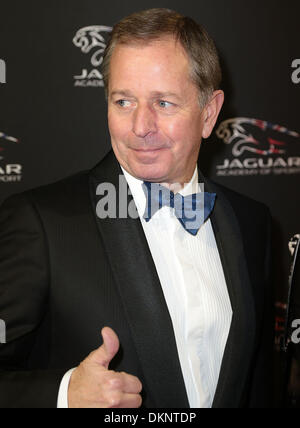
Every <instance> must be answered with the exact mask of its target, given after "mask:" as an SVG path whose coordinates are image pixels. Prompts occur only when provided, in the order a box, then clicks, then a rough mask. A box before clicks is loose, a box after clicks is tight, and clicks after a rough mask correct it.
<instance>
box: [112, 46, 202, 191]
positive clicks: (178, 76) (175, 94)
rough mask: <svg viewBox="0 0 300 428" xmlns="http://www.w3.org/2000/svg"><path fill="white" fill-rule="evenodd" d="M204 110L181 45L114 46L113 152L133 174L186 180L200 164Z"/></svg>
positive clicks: (150, 178) (168, 180) (165, 180)
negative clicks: (199, 155) (198, 163)
mask: <svg viewBox="0 0 300 428" xmlns="http://www.w3.org/2000/svg"><path fill="white" fill-rule="evenodd" d="M205 114H206V111H205V109H204V110H201V108H200V105H199V91H198V89H197V87H196V86H195V84H194V83H193V82H192V81H191V79H190V69H189V61H188V58H187V56H186V54H185V52H184V50H183V48H182V47H181V45H180V44H179V43H178V44H175V42H174V40H173V39H172V38H167V39H164V40H160V41H155V42H151V43H149V44H146V45H128V46H127V45H118V46H116V48H115V50H114V52H113V54H112V58H111V64H110V77H109V88H108V124H109V130H110V135H111V142H112V148H113V150H114V153H115V155H116V157H117V159H118V161H119V163H120V164H121V166H122V167H123V168H124V169H125V170H126V171H128V172H129V173H130V174H131V175H133V176H135V177H137V178H139V179H142V180H147V181H152V182H160V183H187V182H188V181H189V180H190V179H191V177H192V174H193V172H194V169H195V166H196V163H197V159H198V154H199V149H200V144H201V139H202V136H203V128H204V123H205V117H204V116H205Z"/></svg>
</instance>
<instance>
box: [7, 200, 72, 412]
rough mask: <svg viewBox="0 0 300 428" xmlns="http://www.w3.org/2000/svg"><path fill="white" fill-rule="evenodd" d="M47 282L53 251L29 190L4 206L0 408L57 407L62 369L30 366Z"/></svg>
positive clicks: (43, 306)
mask: <svg viewBox="0 0 300 428" xmlns="http://www.w3.org/2000/svg"><path fill="white" fill-rule="evenodd" d="M48 287H49V257H48V253H47V243H46V239H45V234H44V231H43V228H42V223H41V221H40V218H39V215H38V212H37V211H36V210H35V208H34V204H33V203H32V201H31V197H30V193H24V194H21V195H18V196H13V197H11V198H9V199H8V200H7V201H5V202H4V204H3V205H2V206H1V208H0V320H2V327H3V326H5V328H6V334H5V335H3V334H2V342H4V341H5V342H6V343H1V344H0V408H5V407H8V408H11V407H12V408H22V407H23V408H24V407H32V408H38V407H56V401H57V395H58V390H59V384H60V381H61V379H62V377H63V374H64V370H62V371H60V370H58V371H48V370H39V369H38V367H37V370H32V367H31V368H29V364H28V361H29V357H30V353H31V351H32V348H33V346H34V343H35V336H36V331H37V329H38V327H39V325H40V323H41V321H42V320H43V314H44V313H45V312H46V306H47V301H48ZM3 336H4V337H3ZM4 338H5V340H4Z"/></svg>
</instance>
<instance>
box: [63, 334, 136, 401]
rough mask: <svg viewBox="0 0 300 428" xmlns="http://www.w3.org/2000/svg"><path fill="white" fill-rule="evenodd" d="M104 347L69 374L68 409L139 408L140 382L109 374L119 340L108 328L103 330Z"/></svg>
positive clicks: (117, 373) (112, 372)
mask: <svg viewBox="0 0 300 428" xmlns="http://www.w3.org/2000/svg"><path fill="white" fill-rule="evenodd" d="M101 333H102V338H103V345H102V346H100V348H98V349H96V351H93V352H92V353H91V354H90V355H89V356H88V357H87V358H86V359H85V360H84V361H83V362H82V363H81V364H80V365H79V366H78V367H77V368H76V369H75V370H74V372H73V373H72V376H71V379H70V383H69V391H68V402H69V408H122V407H123V408H137V407H140V406H141V404H142V398H141V396H140V393H141V391H142V384H141V382H140V381H139V379H138V378H137V377H135V376H132V375H130V374H127V373H124V372H122V373H119V372H114V371H111V370H109V368H108V367H109V364H110V362H111V360H112V359H113V358H114V356H115V355H116V354H117V352H118V350H119V346H120V344H119V339H118V336H117V335H116V333H115V332H114V331H113V330H112V329H111V328H109V327H104V328H103V329H102V332H101Z"/></svg>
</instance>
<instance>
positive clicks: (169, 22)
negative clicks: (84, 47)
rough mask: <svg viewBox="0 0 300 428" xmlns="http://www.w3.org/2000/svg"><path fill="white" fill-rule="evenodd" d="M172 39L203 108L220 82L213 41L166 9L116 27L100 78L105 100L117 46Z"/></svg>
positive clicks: (132, 17)
mask: <svg viewBox="0 0 300 428" xmlns="http://www.w3.org/2000/svg"><path fill="white" fill-rule="evenodd" d="M166 36H173V37H174V39H175V41H176V42H180V44H181V45H182V47H183V48H184V50H185V52H186V54H187V56H188V58H189V60H190V76H191V79H192V81H193V82H194V83H195V84H196V86H197V87H198V88H199V92H200V95H199V102H200V106H201V107H204V106H205V105H206V104H207V102H208V101H209V99H210V97H211V95H212V94H213V92H214V91H215V90H217V89H219V87H220V84H221V80H222V71H221V66H220V60H219V56H218V52H217V49H216V46H215V43H214V41H213V40H212V38H211V37H210V36H209V34H208V33H207V31H206V30H205V29H204V28H203V27H202V26H201V25H199V24H197V23H196V22H195V21H194V20H193V19H192V18H189V17H185V16H183V15H181V14H179V13H177V12H175V11H172V10H170V9H165V8H157V9H149V10H145V11H142V12H137V13H134V14H132V15H130V16H128V17H126V18H124V19H122V20H121V21H120V22H119V23H117V24H116V25H115V26H114V28H113V31H112V33H111V36H110V40H109V42H108V44H107V46H106V49H105V51H104V55H103V62H102V74H103V81H104V88H105V93H106V96H108V83H109V71H110V60H111V57H112V54H113V51H114V49H115V47H116V45H119V44H125V45H130V44H136V43H143V44H145V43H149V42H152V41H155V40H159V39H162V38H163V37H166Z"/></svg>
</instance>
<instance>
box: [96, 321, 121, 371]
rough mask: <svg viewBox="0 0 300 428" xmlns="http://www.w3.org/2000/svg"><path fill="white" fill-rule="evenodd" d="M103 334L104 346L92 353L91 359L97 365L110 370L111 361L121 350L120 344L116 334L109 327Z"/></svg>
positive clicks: (104, 329)
mask: <svg viewBox="0 0 300 428" xmlns="http://www.w3.org/2000/svg"><path fill="white" fill-rule="evenodd" d="M101 334H102V338H103V345H102V346H100V348H98V349H97V350H96V351H94V352H92V353H91V355H90V359H92V361H93V362H95V363H96V364H99V365H100V366H102V367H104V368H105V369H108V366H109V364H110V362H111V360H112V359H113V358H114V356H115V355H116V354H117V352H118V350H119V347H120V342H119V338H118V336H117V335H116V333H115V332H114V331H113V330H112V329H111V328H109V327H104V328H103V329H102V331H101Z"/></svg>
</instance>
